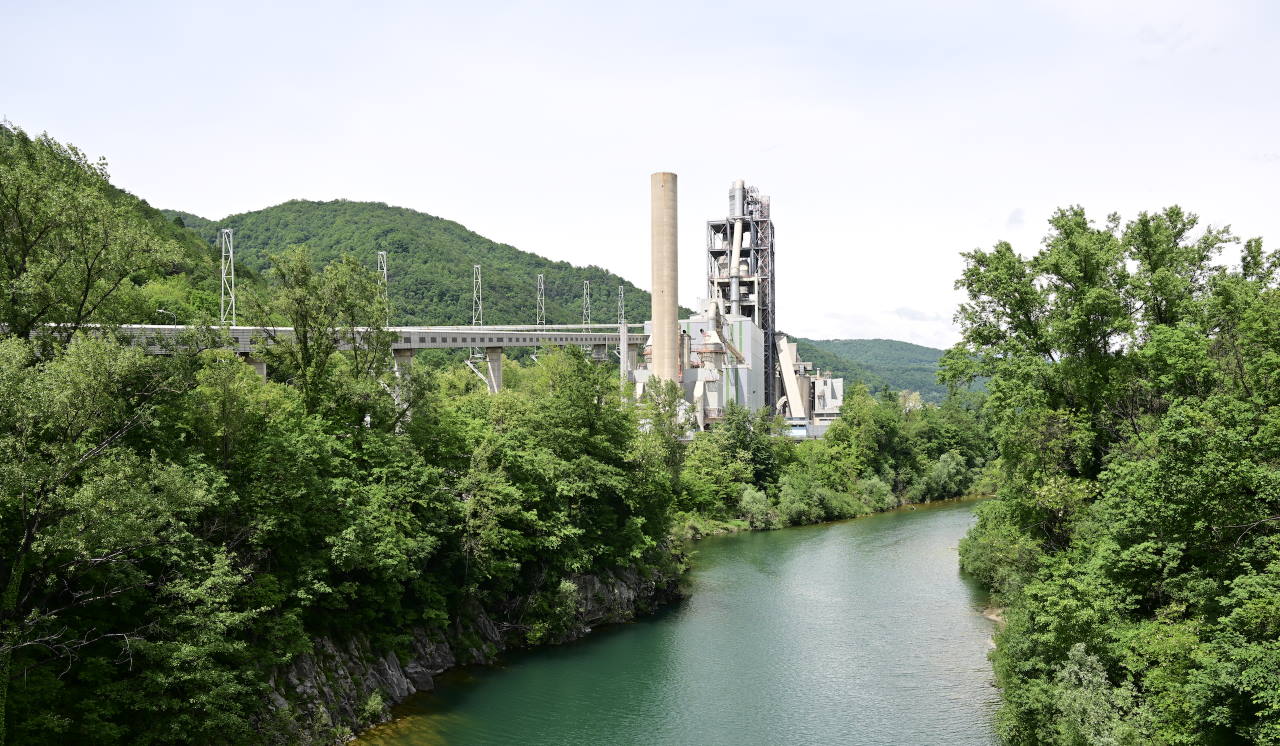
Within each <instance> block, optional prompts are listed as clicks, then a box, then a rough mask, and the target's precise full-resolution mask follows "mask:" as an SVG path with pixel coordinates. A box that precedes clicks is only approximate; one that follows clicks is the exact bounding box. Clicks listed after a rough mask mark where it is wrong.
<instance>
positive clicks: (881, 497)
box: [857, 477, 898, 512]
mask: <svg viewBox="0 0 1280 746" xmlns="http://www.w3.org/2000/svg"><path fill="white" fill-rule="evenodd" d="M857 489H858V493H857V496H858V499H859V500H861V501H862V504H863V505H865V506H866V507H867V510H868V511H870V512H875V511H880V510H891V509H893V508H896V507H898V498H896V497H894V496H893V490H891V489H889V485H887V484H885V483H884V480H882V479H880V478H879V477H865V478H863V479H859V480H858V486H857Z"/></svg>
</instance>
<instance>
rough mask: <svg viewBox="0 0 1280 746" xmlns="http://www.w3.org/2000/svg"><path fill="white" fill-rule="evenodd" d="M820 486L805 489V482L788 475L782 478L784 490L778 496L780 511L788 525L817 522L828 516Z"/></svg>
mask: <svg viewBox="0 0 1280 746" xmlns="http://www.w3.org/2000/svg"><path fill="white" fill-rule="evenodd" d="M819 490H820V488H811V489H805V488H804V486H803V482H802V481H801V480H797V479H795V478H793V476H792V475H787V476H785V477H783V478H782V490H781V491H780V492H779V496H778V513H779V515H780V516H781V517H782V521H783V522H784V524H785V525H788V526H799V525H801V524H804V523H817V522H818V521H821V520H822V519H823V518H824V517H826V509H825V508H824V507H823V505H822V500H821V498H820V497H819V495H818V493H819Z"/></svg>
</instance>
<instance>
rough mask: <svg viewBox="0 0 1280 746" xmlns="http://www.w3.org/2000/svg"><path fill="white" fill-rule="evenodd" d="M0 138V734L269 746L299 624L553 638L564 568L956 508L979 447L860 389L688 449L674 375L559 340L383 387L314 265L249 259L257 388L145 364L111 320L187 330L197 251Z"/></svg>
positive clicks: (195, 312)
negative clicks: (812, 431)
mask: <svg viewBox="0 0 1280 746" xmlns="http://www.w3.org/2000/svg"><path fill="white" fill-rule="evenodd" d="M0 135H2V137H0V271H2V272H4V273H6V274H5V275H4V280H5V282H6V287H7V288H9V295H8V296H7V297H6V298H5V299H4V303H3V304H0V323H3V324H4V325H5V326H4V332H3V334H0V449H2V451H3V456H2V457H0V484H3V492H2V493H0V547H2V549H0V743H4V742H11V743H23V744H53V743H68V742H92V743H144V744H145V743H175V742H196V743H246V742H261V741H265V740H270V739H272V738H273V737H275V736H278V735H280V732H281V731H279V729H278V728H277V726H278V725H279V724H278V723H275V722H273V720H272V717H271V715H270V713H271V710H270V708H268V707H267V706H266V702H267V701H268V698H267V688H268V676H269V674H270V672H271V670H272V668H273V667H275V666H278V665H280V664H283V663H285V662H287V661H289V660H291V659H293V658H294V657H295V656H297V655H299V654H300V653H303V652H306V651H308V650H310V649H311V646H312V644H313V640H314V639H315V637H316V636H319V635H326V636H330V637H334V638H338V639H341V638H342V637H344V636H347V635H352V634H356V633H359V634H361V635H364V636H366V637H369V638H371V639H373V640H374V641H375V643H376V644H377V645H379V646H381V648H382V649H384V650H398V649H401V648H402V646H403V645H404V644H405V641H406V639H407V633H408V631H409V629H410V628H411V627H414V626H419V627H426V628H434V629H445V628H448V629H451V630H458V629H463V628H464V627H465V625H464V624H461V622H463V621H465V620H466V619H468V618H469V617H470V616H472V615H475V614H477V613H480V612H483V613H486V614H488V615H489V616H490V617H491V618H493V619H494V620H495V621H496V622H497V623H498V624H499V625H500V627H501V629H502V630H503V633H504V634H505V635H507V636H508V637H509V638H511V639H513V640H516V641H522V642H524V643H527V644H537V643H541V642H547V641H555V640H557V639H560V638H561V635H562V634H563V633H564V631H565V630H566V628H567V627H568V625H570V624H571V623H572V617H573V614H574V611H575V597H574V593H575V586H574V579H575V578H576V577H578V576H580V575H582V574H608V573H610V572H614V571H618V570H620V569H623V568H626V569H629V570H630V569H635V570H639V571H640V572H641V573H645V574H650V575H655V576H658V577H673V576H674V575H675V574H677V573H678V570H679V565H680V562H681V557H680V553H679V550H678V548H677V546H676V544H675V543H674V542H673V540H672V537H673V529H674V528H675V527H677V526H685V527H692V529H691V530H694V531H696V530H699V529H698V527H699V526H702V527H704V528H705V527H708V526H723V525H725V524H731V523H734V522H737V523H739V524H741V525H746V524H747V523H749V524H750V525H753V526H757V527H772V526H777V525H784V524H789V523H799V522H807V521H815V520H822V519H825V518H834V517H845V516H851V515H856V514H858V513H862V512H866V511H868V510H875V509H881V508H884V507H886V506H889V505H893V504H897V501H898V500H899V499H927V498H932V497H944V496H949V495H953V494H957V493H958V492H960V491H962V490H963V489H965V487H966V486H967V485H968V484H969V483H970V482H971V481H972V480H973V479H974V478H975V476H976V475H977V474H978V473H979V471H980V469H981V468H982V467H983V465H984V464H985V463H986V460H987V457H988V453H987V451H988V448H987V445H986V441H985V439H984V437H983V436H982V432H981V427H980V423H981V418H980V416H979V413H978V410H977V408H976V407H975V405H974V403H973V402H966V401H960V400H956V401H952V402H948V404H947V405H945V406H943V407H941V408H936V407H922V406H920V404H919V401H918V400H917V399H916V398H913V397H911V396H902V397H899V396H895V395H891V394H889V393H888V392H884V393H882V394H881V395H880V396H874V397H873V396H871V395H869V394H867V393H866V392H865V391H862V390H857V391H854V392H852V395H851V396H850V397H849V402H850V404H849V414H848V416H847V417H846V418H843V419H842V420H841V421H840V422H838V423H837V424H836V425H835V426H833V428H832V434H831V436H830V437H829V438H828V439H827V440H826V441H823V442H818V443H805V444H799V445H796V444H793V443H791V442H790V441H788V440H785V439H782V438H779V437H777V431H778V427H779V425H778V422H777V420H776V418H774V417H772V416H769V415H766V414H761V413H751V412H746V411H745V410H741V409H731V410H730V411H729V413H728V417H727V420H726V422H725V423H724V425H723V426H722V427H720V428H718V429H716V430H715V431H713V432H710V433H704V434H700V435H698V436H697V437H696V438H695V439H693V441H692V442H691V443H689V444H687V445H686V444H685V443H683V442H681V440H680V437H681V436H682V435H683V434H684V430H685V423H683V422H681V419H680V416H679V412H680V411H681V410H680V408H679V407H678V406H676V397H675V395H674V391H673V390H672V388H671V387H667V388H666V389H657V390H656V391H655V395H654V396H653V397H651V398H650V399H648V400H646V401H643V402H638V403H636V402H632V401H630V400H629V398H628V397H625V396H623V395H622V392H620V391H619V390H618V385H617V381H616V377H615V375H614V374H613V373H612V372H610V371H609V369H608V368H607V367H606V366H599V365H596V364H595V363H593V362H591V361H590V360H589V359H588V358H587V357H586V356H585V355H584V354H583V353H582V352H581V351H580V350H578V349H576V348H569V349H565V350H559V351H544V353H543V354H540V355H539V356H538V358H539V359H538V360H537V361H536V362H533V363H530V364H527V365H525V364H520V363H516V362H509V363H508V364H507V366H506V373H505V388H504V389H503V390H502V391H501V392H499V393H497V394H492V395H491V394H489V393H488V392H487V391H486V390H485V388H484V387H483V386H482V385H481V384H480V382H479V381H478V380H477V378H476V377H475V376H474V375H473V374H472V373H471V372H470V371H469V370H467V369H466V368H465V367H462V366H458V365H456V364H453V363H451V362H450V360H449V358H448V356H447V355H444V354H430V353H429V354H424V355H422V356H420V357H419V358H418V360H416V361H415V364H414V366H413V368H412V369H411V370H410V371H407V372H404V373H403V374H402V375H399V376H397V375H396V374H395V373H393V372H391V371H392V366H391V365H390V350H389V342H388V339H387V334H386V333H384V332H382V331H381V326H380V325H381V324H382V323H383V322H384V320H385V319H386V314H387V309H386V304H385V301H384V296H383V295H382V293H381V292H380V287H379V284H378V280H377V278H376V277H375V276H374V275H373V273H372V272H371V271H370V269H369V267H368V266H367V263H366V262H364V261H362V260H357V259H355V258H352V257H350V256H347V255H344V254H341V253H338V251H337V248H336V245H335V246H326V247H324V250H325V251H327V252H328V253H327V254H325V253H323V252H321V254H320V255H319V256H317V252H316V250H315V249H313V248H311V247H308V246H304V245H290V246H284V247H281V248H280V250H279V251H277V252H275V253H273V254H271V255H269V256H266V257H265V258H264V259H263V260H262V261H261V262H260V263H257V264H256V265H254V266H255V267H256V268H257V270H258V271H257V272H256V273H254V274H252V275H250V277H251V279H250V281H249V285H250V287H251V288H252V292H251V293H249V294H248V295H247V298H248V301H247V302H246V303H244V304H243V307H242V314H244V315H245V316H246V320H247V321H250V323H252V322H253V321H254V320H265V319H272V320H278V321H282V322H284V323H287V324H288V325H290V326H292V327H293V329H294V332H295V333H294V335H293V336H292V337H281V338H278V339H273V340H269V341H267V342H265V343H264V344H263V345H262V346H261V347H260V348H259V349H258V350H257V351H256V352H255V355H256V356H257V357H260V358H261V359H263V360H265V361H266V362H267V363H268V369H269V377H268V378H267V379H263V378H261V377H260V376H258V375H257V374H256V373H255V372H254V371H253V369H252V368H250V367H249V366H247V365H245V364H244V363H243V362H242V361H241V360H240V359H239V358H238V357H237V356H236V355H235V354H233V353H231V352H229V351H226V350H223V349H220V348H221V346H222V341H223V340H221V339H219V333H218V332H216V331H211V332H205V333H194V332H193V333H192V335H191V337H190V338H188V339H186V340H184V341H183V343H182V344H180V345H177V346H175V347H173V348H172V349H171V350H170V351H169V352H170V354H168V355H164V356H157V355H148V354H145V352H144V350H143V348H142V347H141V346H137V345H135V344H133V342H134V341H135V340H130V339H129V338H128V336H127V334H126V333H121V332H120V331H119V326H118V325H119V324H120V323H122V322H127V321H136V320H156V319H154V315H155V314H156V313H157V310H158V309H160V308H163V309H164V312H165V313H168V314H173V315H178V314H182V315H181V316H179V318H183V319H184V320H188V319H200V318H206V319H207V318H208V317H209V316H210V315H211V313H212V311H213V310H214V309H216V300H217V298H216V294H215V291H216V281H215V282H213V283H212V285H211V282H210V281H211V280H214V278H213V277H212V276H211V275H210V274H209V271H208V270H209V267H210V265H211V262H210V261H209V259H210V257H209V255H208V253H207V247H202V246H201V245H200V243H201V242H199V241H195V242H192V241H191V240H190V238H189V233H187V229H185V228H183V227H180V226H179V225H178V224H177V223H175V222H173V221H172V220H171V219H166V218H164V217H162V216H159V215H158V214H156V213H155V211H154V210H151V209H150V208H149V207H147V206H146V205H145V203H142V202H140V201H139V200H137V199H135V198H133V197H132V196H130V195H127V194H125V193H123V192H120V191H118V190H116V189H114V188H113V187H112V186H111V185H110V183H109V182H108V180H107V172H106V168H105V165H104V164H101V163H98V164H94V163H90V162H88V161H87V160H86V159H85V158H84V157H83V155H82V154H80V153H79V152H78V151H76V150H75V149H73V148H69V147H64V146H62V145H60V144H58V143H57V142H55V141H53V140H52V139H49V138H47V137H41V138H35V139H31V138H29V137H27V136H26V135H25V133H23V132H21V131H20V130H17V129H13V128H10V127H8V126H5V127H4V128H3V130H2V131H0ZM348 207H350V206H349V205H346V204H345V203H335V204H334V206H333V209H334V210H337V211H338V212H337V213H335V215H334V219H335V220H337V219H338V218H339V215H340V214H341V213H342V211H343V210H345V209H348ZM387 209H390V208H387ZM172 217H173V216H169V218H172ZM440 222H441V223H443V221H440ZM445 227H446V228H447V225H446V226H445ZM206 228H207V226H206ZM240 229H241V230H242V231H243V234H247V235H249V236H252V235H253V233H252V231H251V230H249V229H248V228H247V227H246V226H243V225H242V226H240ZM441 230H445V228H441ZM393 233H394V232H393ZM388 235H391V234H388ZM242 242H243V238H242ZM242 245H243V243H242ZM386 245H387V246H389V247H391V248H392V249H393V248H394V246H393V245H392V244H386ZM499 264H500V263H498V262H492V263H490V265H492V266H498V265H499ZM162 303H163V305H160V304H162ZM161 320H164V319H161ZM170 320H171V319H170ZM553 320H554V319H553ZM51 325H53V326H51ZM357 327H363V328H365V329H367V330H368V331H367V332H365V333H362V334H360V335H356V334H355V333H354V329H355V328H357ZM895 493H896V494H895ZM366 709H367V710H368V711H367V712H366V715H367V716H368V717H376V716H378V715H379V714H380V709H381V706H380V705H377V706H373V707H370V708H366Z"/></svg>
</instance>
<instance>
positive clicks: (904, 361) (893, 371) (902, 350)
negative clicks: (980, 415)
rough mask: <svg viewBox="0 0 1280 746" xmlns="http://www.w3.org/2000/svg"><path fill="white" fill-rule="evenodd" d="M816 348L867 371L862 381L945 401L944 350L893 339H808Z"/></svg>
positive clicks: (933, 399) (928, 399)
mask: <svg viewBox="0 0 1280 746" xmlns="http://www.w3.org/2000/svg"><path fill="white" fill-rule="evenodd" d="M806 342H808V344H809V346H811V347H812V348H814V349H817V350H821V351H822V352H824V353H826V354H828V355H831V356H833V357H835V358H837V359H839V360H844V361H847V363H848V364H849V365H850V366H852V367H853V368H854V369H861V370H863V371H865V372H866V375H865V377H864V379H863V380H866V381H868V382H869V383H872V384H873V385H880V384H883V385H888V387H889V388H891V389H895V390H900V389H910V390H912V391H919V392H920V395H921V396H922V397H924V399H925V400H926V401H934V402H937V401H942V399H943V398H944V397H946V395H947V390H946V387H945V386H943V385H942V384H940V383H938V378H937V376H938V360H939V359H940V358H941V357H942V352H943V351H942V350H939V349H935V348H933V347H924V346H922V345H917V344H911V343H910V342H899V341H897V340H893V339H814V340H806Z"/></svg>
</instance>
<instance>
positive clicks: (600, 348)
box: [591, 344, 609, 363]
mask: <svg viewBox="0 0 1280 746" xmlns="http://www.w3.org/2000/svg"><path fill="white" fill-rule="evenodd" d="M591 359H592V360H594V361H596V362H597V363H599V362H602V361H604V360H608V359H609V346H608V345H603V344H598V345H591Z"/></svg>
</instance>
